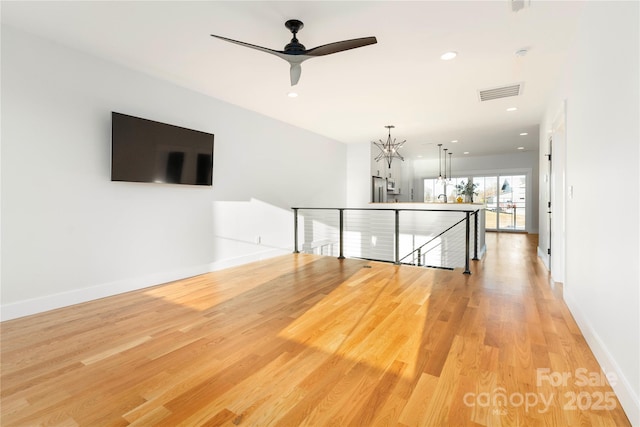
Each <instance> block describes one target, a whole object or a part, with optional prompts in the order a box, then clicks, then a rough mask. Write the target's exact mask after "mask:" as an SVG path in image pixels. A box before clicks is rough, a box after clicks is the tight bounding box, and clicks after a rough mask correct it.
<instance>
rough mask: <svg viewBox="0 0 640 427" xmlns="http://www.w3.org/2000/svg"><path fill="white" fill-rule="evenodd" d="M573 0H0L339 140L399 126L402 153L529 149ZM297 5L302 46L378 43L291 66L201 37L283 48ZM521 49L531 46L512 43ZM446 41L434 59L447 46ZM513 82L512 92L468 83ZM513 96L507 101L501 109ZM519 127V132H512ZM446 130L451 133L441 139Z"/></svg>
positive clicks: (37, 22)
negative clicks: (292, 71) (485, 96)
mask: <svg viewBox="0 0 640 427" xmlns="http://www.w3.org/2000/svg"><path fill="white" fill-rule="evenodd" d="M581 4H582V2H575V1H573V2H572V1H568V2H559V1H553V2H552V1H547V2H543V1H536V0H531V3H530V5H529V6H528V7H525V8H524V9H522V10H520V11H518V12H513V11H512V7H511V1H510V0H502V1H466V2H463V1H422V2H418V1H409V2H400V1H386V2H385V1H376V2H360V1H350V2H336V1H322V2H313V1H293V2H272V1H260V2H240V1H231V2H223V1H214V2H207V1H195V2H187V1H172V2H155V1H137V2H129V1H106V2H88V1H87V2H85V1H78V2H56V1H46V2H24V1H23V2H8V1H3V2H2V6H1V7H2V9H1V14H2V22H3V24H8V25H11V26H14V27H18V28H21V29H23V30H26V31H28V32H32V33H36V34H39V35H42V36H44V37H46V38H50V39H53V40H55V41H57V42H59V43H62V44H65V45H68V46H71V47H73V48H76V49H79V50H82V51H86V52H89V53H91V54H93V55H96V56H99V57H104V58H106V59H108V60H111V61H115V62H118V63H122V64H125V65H126V66H128V67H131V68H135V69H138V70H141V71H144V72H146V73H148V74H151V75H154V76H157V77H160V78H163V79H166V80H169V81H172V82H175V83H176V84H179V85H182V86H185V87H188V88H190V89H193V90H195V91H198V92H202V93H205V94H208V95H211V96H213V97H216V98H219V99H222V100H225V101H227V102H230V103H232V104H236V105H239V106H241V107H244V108H247V109H249V110H253V111H257V112H259V113H262V114H264V115H266V116H270V117H273V118H275V119H278V120H281V121H284V122H288V123H291V124H293V125H296V126H299V127H302V128H305V129H309V130H311V131H313V132H316V133H319V134H322V135H325V136H327V137H330V138H333V139H336V140H338V141H341V142H345V143H361V142H367V141H372V140H377V139H386V133H387V130H386V129H385V128H384V126H385V125H387V124H393V125H395V126H396V128H395V129H394V130H393V131H392V136H393V137H396V138H398V139H407V144H406V145H405V148H404V150H402V154H404V155H405V156H417V155H418V154H420V155H423V156H424V157H433V156H437V148H436V146H435V144H437V143H443V144H445V145H444V146H445V147H449V148H450V149H451V151H452V152H454V156H458V155H462V152H463V151H469V152H470V154H469V155H470V156H473V155H487V154H496V153H508V152H515V151H516V147H518V146H524V147H526V149H527V150H536V149H537V146H538V123H539V121H540V119H541V116H542V114H543V111H544V109H545V107H546V104H547V102H548V96H549V93H550V91H551V90H552V89H553V87H554V84H555V82H556V81H557V80H558V78H559V77H560V76H561V73H562V70H563V68H564V63H565V61H566V60H567V58H566V51H567V46H568V45H569V44H570V42H571V36H572V28H573V26H574V23H575V19H576V17H577V16H578V14H579V12H580V7H581ZM291 18H296V19H300V20H301V21H303V22H304V24H305V27H304V29H303V30H301V32H300V33H299V34H298V38H299V40H300V42H302V43H303V44H304V45H305V46H306V47H307V48H312V47H315V46H319V45H323V44H327V43H332V42H335V41H340V40H345V39H352V38H359V37H366V36H376V37H377V39H378V43H377V44H375V45H372V46H367V47H363V48H359V49H354V50H349V51H346V52H341V53H337V54H334V55H329V56H324V57H319V58H314V59H311V60H309V61H306V62H304V63H303V64H302V77H301V79H300V83H299V84H298V85H297V86H295V87H294V89H295V91H296V92H297V93H299V97H298V98H295V99H292V98H289V97H287V93H288V92H289V91H290V90H291V89H292V88H291V87H290V82H289V65H288V64H287V63H286V62H285V61H283V60H281V59H279V58H277V57H275V56H272V55H268V54H265V53H263V52H260V51H257V50H253V49H248V48H245V47H242V46H238V45H235V44H231V43H226V42H224V41H221V40H218V39H215V38H213V37H210V36H209V34H218V35H222V36H225V37H228V38H232V39H236V40H241V41H245V42H248V43H252V44H257V45H261V46H265V47H269V48H272V49H277V50H281V49H283V48H284V45H285V44H286V43H288V42H289V40H290V38H291V34H290V33H289V31H288V30H287V29H286V28H285V27H284V22H285V21H286V20H287V19H291ZM522 48H527V49H528V50H529V52H528V54H527V55H526V56H524V57H518V56H516V55H515V52H516V51H517V50H519V49H522ZM450 50H453V51H457V52H458V57H457V58H456V59H454V60H452V61H442V60H441V59H440V55H441V54H442V53H444V52H446V51H450ZM518 82H523V83H524V91H523V94H522V95H521V96H518V97H511V98H505V99H499V100H493V101H487V102H482V103H481V102H480V101H479V98H478V93H477V91H478V90H479V89H487V88H493V87H496V86H503V85H508V84H513V83H518ZM511 106H514V107H517V108H518V110H517V111H515V112H507V111H505V110H506V108H507V107H511ZM521 132H528V135H527V136H520V135H519V134H520V133H521ZM454 139H457V140H458V141H459V142H458V143H457V144H452V143H451V142H450V141H451V140H454Z"/></svg>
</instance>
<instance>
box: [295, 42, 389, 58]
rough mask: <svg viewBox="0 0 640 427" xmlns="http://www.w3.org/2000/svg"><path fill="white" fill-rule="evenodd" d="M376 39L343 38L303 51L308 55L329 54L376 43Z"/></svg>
mask: <svg viewBox="0 0 640 427" xmlns="http://www.w3.org/2000/svg"><path fill="white" fill-rule="evenodd" d="M376 43H378V40H377V39H376V38H375V37H362V38H359V39H352V40H343V41H341V42H335V43H329V44H325V45H322V46H318V47H314V48H313V49H309V50H307V51H305V52H304V54H305V55H308V56H323V55H331V54H332V53H338V52H342V51H344V50H349V49H355V48H357V47H363V46H368V45H370V44H376Z"/></svg>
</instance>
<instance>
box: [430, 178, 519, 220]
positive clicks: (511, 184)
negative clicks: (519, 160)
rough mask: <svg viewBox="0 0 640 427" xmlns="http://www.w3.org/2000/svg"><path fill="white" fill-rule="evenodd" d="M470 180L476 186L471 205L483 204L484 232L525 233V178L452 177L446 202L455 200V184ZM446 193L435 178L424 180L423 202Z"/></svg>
mask: <svg viewBox="0 0 640 427" xmlns="http://www.w3.org/2000/svg"><path fill="white" fill-rule="evenodd" d="M468 180H471V181H472V182H473V183H474V184H477V188H476V192H477V193H478V194H477V195H476V196H474V199H473V201H474V203H483V204H484V205H485V209H486V211H485V228H486V229H487V230H525V229H526V206H527V200H526V197H527V196H526V194H527V176H526V175H506V174H505V175H492V176H471V177H462V178H453V179H452V180H451V181H452V182H451V183H450V184H447V186H446V194H447V200H448V201H449V202H453V201H455V200H456V197H457V192H456V185H459V184H460V183H461V182H462V181H464V182H467V181H468ZM444 192H445V186H444V185H443V184H441V183H440V184H439V183H438V182H437V179H433V178H428V179H425V180H424V201H425V202H438V201H443V200H442V197H441V198H440V200H438V195H441V194H443V193H444Z"/></svg>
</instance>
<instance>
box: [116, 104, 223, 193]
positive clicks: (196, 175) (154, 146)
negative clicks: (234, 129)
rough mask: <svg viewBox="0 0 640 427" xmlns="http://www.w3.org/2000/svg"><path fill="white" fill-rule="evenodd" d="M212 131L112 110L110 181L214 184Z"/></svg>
mask: <svg viewBox="0 0 640 427" xmlns="http://www.w3.org/2000/svg"><path fill="white" fill-rule="evenodd" d="M212 174H213V134H211V133H206V132H200V131H197V130H193V129H186V128H183V127H179V126H174V125H170V124H166V123H160V122H155V121H153V120H147V119H143V118H140V117H134V116H129V115H127V114H122V113H116V112H112V113H111V181H129V182H155V183H164V184H189V185H209V186H210V185H211V184H212Z"/></svg>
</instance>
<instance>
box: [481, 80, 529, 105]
mask: <svg viewBox="0 0 640 427" xmlns="http://www.w3.org/2000/svg"><path fill="white" fill-rule="evenodd" d="M522 86H523V83H517V84H513V85H509V86H500V87H494V88H491V89H482V90H478V96H479V97H480V101H481V102H484V101H491V100H492V99H499V98H508V97H510V96H518V95H522Z"/></svg>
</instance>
